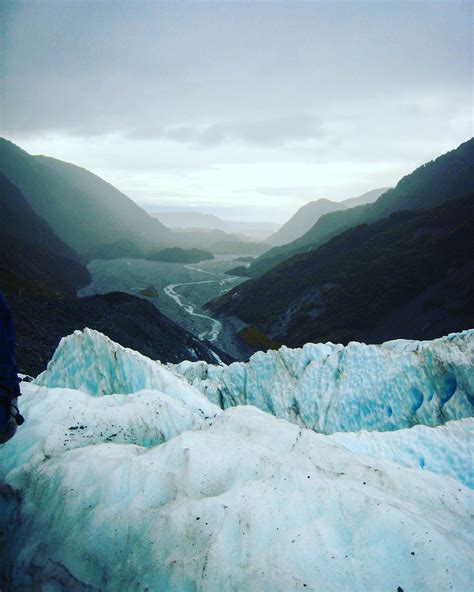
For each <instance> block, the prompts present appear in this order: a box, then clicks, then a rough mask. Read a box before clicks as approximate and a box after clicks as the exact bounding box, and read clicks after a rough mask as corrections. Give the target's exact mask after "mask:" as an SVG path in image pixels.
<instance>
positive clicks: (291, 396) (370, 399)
mask: <svg viewBox="0 0 474 592" xmlns="http://www.w3.org/2000/svg"><path fill="white" fill-rule="evenodd" d="M170 367H171V368H172V369H173V371H174V372H176V373H177V374H179V375H181V376H184V377H185V378H186V379H187V380H188V382H189V383H190V384H192V385H193V386H195V387H196V388H198V389H199V390H200V391H201V392H202V393H204V394H205V395H206V396H207V397H208V398H209V399H210V400H211V401H213V402H214V403H216V404H217V405H219V406H220V407H222V408H223V409H226V408H228V407H231V406H234V405H255V406H256V407H259V408H260V409H262V410H263V411H267V412H269V413H272V414H273V415H276V416H277V417H281V418H283V419H286V420H288V421H292V422H295V423H298V424H299V425H300V426H302V427H305V428H310V429H313V430H315V431H317V432H321V433H325V434H330V433H333V432H339V431H358V430H363V429H365V430H379V431H385V430H395V429H400V428H408V427H411V426H412V425H414V424H417V423H423V424H426V425H430V426H436V425H440V424H443V423H445V422H446V421H448V420H452V419H459V418H463V417H471V416H472V415H473V411H474V396H473V395H474V330H470V331H464V332H462V333H455V334H451V335H449V336H447V337H442V338H440V339H435V340H433V341H408V340H396V341H389V342H387V343H384V344H382V345H365V344H363V343H355V342H353V343H350V344H349V345H347V346H345V347H344V346H342V345H335V344H332V343H326V344H313V343H308V344H306V345H305V346H304V347H302V348H300V349H290V348H287V347H285V346H283V347H281V348H280V349H279V350H277V351H268V352H266V353H263V352H258V353H256V354H254V355H253V356H252V357H251V358H250V360H249V361H248V362H246V363H243V362H236V363H234V364H231V365H230V366H213V365H209V364H207V363H205V362H182V363H181V364H176V365H170Z"/></svg>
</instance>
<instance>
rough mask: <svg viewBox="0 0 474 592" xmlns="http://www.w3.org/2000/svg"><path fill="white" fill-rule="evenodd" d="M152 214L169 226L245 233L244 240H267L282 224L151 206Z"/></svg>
mask: <svg viewBox="0 0 474 592" xmlns="http://www.w3.org/2000/svg"><path fill="white" fill-rule="evenodd" d="M148 211H149V212H150V214H151V215H152V216H155V217H156V218H158V219H159V220H160V221H161V222H162V223H163V224H164V225H165V226H168V227H169V228H179V229H188V230H222V231H224V232H227V233H231V234H240V235H243V236H242V239H243V240H251V241H257V242H261V241H265V240H267V238H268V237H269V236H270V235H271V234H272V232H275V231H276V230H278V228H279V227H280V224H275V223H272V222H246V221H243V220H223V219H222V218H219V217H218V216H215V215H214V214H203V213H202V212H197V211H189V212H157V211H156V210H155V209H154V208H152V207H150V208H149V210H148Z"/></svg>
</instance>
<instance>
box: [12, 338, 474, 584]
mask: <svg viewBox="0 0 474 592" xmlns="http://www.w3.org/2000/svg"><path fill="white" fill-rule="evenodd" d="M458 341H463V342H466V343H468V344H469V343H470V334H467V335H465V334H463V335H460V336H453V337H449V338H446V339H445V340H438V342H435V343H434V344H431V348H430V350H429V351H430V352H431V353H430V355H431V356H432V358H435V357H440V358H441V360H442V361H443V362H442V363H443V364H449V367H450V371H451V372H452V373H454V374H455V376H457V377H459V378H460V377H461V375H462V372H463V371H464V370H463V367H464V364H465V360H464V358H463V355H466V349H465V347H464V348H463V347H462V345H461V344H460V343H457V342H458ZM453 343H454V344H456V343H457V345H456V347H454V346H453ZM415 345H416V344H411V345H410V346H409V345H408V344H399V343H396V344H385V346H383V348H382V349H385V350H387V351H390V352H391V355H392V356H394V355H395V354H396V355H399V356H402V355H403V352H405V357H407V358H409V359H411V357H412V354H413V355H414V354H415V353H416V347H415ZM465 345H466V344H465ZM317 347H318V346H308V349H309V350H310V351H313V350H314V349H315V348H317ZM321 347H326V348H329V349H331V347H333V348H335V347H337V346H321ZM361 347H362V346H360V345H358V348H359V349H360V348H361ZM420 348H421V349H423V348H428V344H422V345H419V349H420ZM288 351H289V352H290V353H291V350H288ZM302 351H304V350H297V351H294V352H293V358H292V360H293V361H292V362H290V358H287V359H286V363H287V364H288V367H289V368H290V367H291V368H292V369H293V372H295V370H296V368H297V367H298V363H297V358H298V356H299V357H301V356H302V355H303V354H302V353H301V352H302ZM462 352H464V354H463V353H462ZM274 353H275V352H274ZM277 353H278V352H277ZM280 353H281V350H280ZM304 355H305V356H306V357H307V356H308V354H307V353H306V354H304ZM344 355H348V354H344ZM425 355H426V356H427V355H428V352H425ZM262 357H263V358H264V359H265V357H264V356H260V358H262ZM313 357H314V351H313ZM368 359H370V358H367V356H363V355H359V356H358V357H357V358H355V359H354V360H353V363H354V367H355V366H356V360H357V364H358V365H359V370H360V372H359V376H360V378H359V382H358V388H359V391H360V392H364V388H363V387H364V384H365V383H367V382H368V381H369V379H370V376H371V373H369V372H367V371H362V370H363V368H364V367H365V366H364V365H365V363H366V362H367V360H368ZM253 360H254V359H253ZM251 363H255V361H253V362H252V361H251ZM300 364H302V361H300ZM229 368H231V367H229ZM229 368H227V369H226V368H224V371H227V372H228V371H229ZM410 368H411V366H410V364H407V365H405V367H404V369H405V370H406V371H408V372H409V374H410V376H412V377H413V378H415V377H416V376H417V374H416V373H414V371H413V370H410ZM385 369H386V368H385ZM260 370H261V373H260V381H261V384H263V381H265V380H273V378H272V375H271V373H270V371H269V370H268V369H267V371H266V373H265V368H264V367H261V368H260ZM348 371H349V369H348ZM394 372H395V369H394ZM418 372H419V368H418ZM395 374H396V372H395ZM285 376H286V375H285V374H284V373H283V374H280V377H281V378H282V379H285ZM294 380H295V382H296V373H295V376H294ZM390 384H392V383H390V382H389V385H388V386H387V391H386V394H387V397H389V398H390V396H391V395H390V391H389V390H388V389H389V387H390ZM397 384H398V383H396V382H395V383H394V384H393V385H392V388H393V389H394V390H395V392H396V393H398V394H396V396H394V397H393V399H394V400H396V399H397V397H399V396H400V397H401V391H400V389H398V390H397V388H396V385H397ZM430 384H431V383H430ZM286 386H287V388H288V386H289V383H288V382H286ZM22 390H23V397H22V411H23V413H24V415H25V417H26V422H25V424H24V425H23V426H21V427H20V428H19V430H18V433H17V435H16V436H15V438H13V439H12V440H10V441H9V442H8V443H7V444H6V445H4V446H2V447H1V448H0V481H1V484H2V487H1V488H0V529H1V531H2V532H3V533H4V535H3V541H2V548H3V549H4V552H2V554H1V555H0V585H1V588H2V589H7V590H12V591H22V592H26V591H30V590H45V591H46V590H48V591H49V590H54V591H55V592H59V591H61V592H66V591H67V592H69V591H71V590H72V591H81V592H82V591H87V592H91V591H94V592H96V591H101V592H102V591H103V592H110V591H112V592H115V591H117V592H119V591H123V590H127V591H128V590H148V591H150V592H151V591H153V592H183V591H184V592H187V591H189V592H190V591H193V592H198V591H199V592H221V591H224V590H225V591H239V592H255V591H257V590H258V591H268V592H275V591H276V592H287V591H290V592H293V591H297V590H298V591H299V590H303V589H304V590H311V591H316V590H318V591H320V590H337V591H347V592H349V591H350V592H359V591H360V592H362V591H367V590H387V591H395V590H397V589H399V588H401V589H403V590H417V591H428V590H430V591H431V590H450V589H452V590H458V591H464V590H468V589H469V587H470V584H471V582H472V578H473V576H474V573H473V570H472V562H471V548H472V544H473V537H472V532H471V531H470V530H469V512H470V510H472V506H473V503H474V494H473V491H472V490H471V489H469V488H468V487H466V486H465V484H466V483H467V484H470V480H469V478H467V475H466V471H468V468H469V466H470V465H469V463H470V451H469V447H468V446H467V443H468V438H469V437H470V435H471V434H472V432H473V427H474V421H473V420H472V419H464V420H460V421H453V422H448V423H447V424H446V425H444V426H440V427H426V426H417V427H414V428H412V429H407V430H398V431H394V432H383V433H375V432H371V433H367V432H361V433H359V434H340V433H339V434H333V435H331V436H327V435H323V434H317V433H315V432H314V431H311V430H307V429H303V428H301V427H300V426H298V425H295V424H292V423H289V422H287V421H284V420H282V419H278V418H275V417H273V416H272V415H270V414H268V413H265V412H263V411H261V410H259V409H256V408H255V407H252V406H240V407H235V408H229V409H226V410H225V411H222V410H221V409H220V408H219V407H218V406H216V405H214V404H213V403H212V402H210V401H208V400H207V399H206V398H205V397H204V395H203V394H202V393H201V392H199V391H198V390H197V389H196V388H195V387H194V386H192V385H190V384H188V383H187V382H186V381H185V380H184V379H183V378H182V377H180V376H177V375H175V374H173V373H172V372H171V371H170V370H169V369H168V368H166V367H164V366H162V365H161V364H160V363H158V362H153V361H152V360H149V359H147V358H145V357H144V356H142V355H140V354H137V353H136V352H133V351H132V350H128V349H126V348H122V347H121V346H119V345H117V344H114V343H113V342H111V341H110V340H109V339H107V338H106V337H105V336H103V335H101V334H99V333H97V332H95V331H89V330H86V331H84V332H82V333H81V332H76V333H75V334H74V335H71V336H69V337H67V338H65V339H63V341H62V342H61V344H60V346H59V348H58V350H57V352H56V354H55V356H54V357H53V359H52V361H51V363H50V364H49V366H48V369H47V371H45V372H44V373H43V374H42V375H41V376H39V377H38V378H37V380H36V382H35V383H32V384H27V383H24V384H23V385H22ZM437 396H439V394H438V393H434V394H433V398H434V397H437ZM456 396H459V397H460V395H456ZM333 397H337V394H336V393H333ZM445 405H447V403H445ZM361 406H364V401H362V403H361ZM456 408H457V407H456ZM339 409H340V410H342V406H340V407H339ZM328 411H329V412H331V409H328ZM430 418H431V415H430V413H426V414H421V415H420V416H419V419H420V421H423V420H424V419H427V420H430ZM421 456H423V457H424V458H425V464H424V465H422V464H421V463H420V462H419V459H420V457H421ZM402 465H403V466H402ZM435 471H436V472H438V473H439V474H435ZM463 483H464V484H463Z"/></svg>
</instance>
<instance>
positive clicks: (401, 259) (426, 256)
mask: <svg viewBox="0 0 474 592" xmlns="http://www.w3.org/2000/svg"><path fill="white" fill-rule="evenodd" d="M473 225H474V195H473V194H471V195H469V196H467V197H465V198H462V199H458V200H454V201H448V202H446V203H445V204H443V205H441V206H439V207H437V208H433V209H431V210H418V211H417V210H415V211H401V212H396V213H393V214H392V215H391V216H390V217H388V218H384V219H382V220H379V221H378V222H375V223H373V224H362V225H359V226H357V227H355V228H352V229H350V230H347V231H345V232H343V233H341V234H339V235H338V236H336V237H334V238H332V239H331V240H330V241H328V242H327V243H325V244H324V245H322V246H321V247H319V248H317V249H314V250H312V251H310V252H308V253H305V254H302V255H297V256H295V257H293V258H291V259H289V260H287V261H284V262H283V263H281V264H280V265H278V266H277V267H275V268H274V269H272V270H270V271H269V272H267V273H266V274H264V275H263V276H261V277H259V278H257V279H254V280H250V281H248V282H246V283H244V284H241V285H240V286H238V287H237V288H235V289H233V290H232V291H230V292H229V293H227V294H226V295H224V296H223V297H221V298H220V299H218V300H215V301H213V302H211V303H210V305H209V306H210V308H211V310H213V311H214V312H216V313H219V314H224V315H229V316H232V317H237V318H238V319H240V320H242V321H244V322H246V323H249V324H252V325H253V326H255V327H256V329H257V330H259V331H261V332H262V333H263V334H264V335H266V336H268V337H270V338H271V339H273V340H275V341H276V342H280V343H285V344H286V345H290V346H295V347H296V346H302V345H303V344H305V343H306V342H309V341H311V342H319V341H325V340H330V341H335V342H342V343H347V342H349V341H352V340H359V341H364V342H370V343H374V342H375V343H377V342H380V341H383V340H386V339H395V338H399V337H404V338H416V339H429V338H433V337H437V336H439V335H441V334H443V333H447V332H450V331H455V330H461V329H464V328H466V327H470V326H473V325H474V264H473V262H472V253H473V252H474V233H473V232H472V228H473Z"/></svg>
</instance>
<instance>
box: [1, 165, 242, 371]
mask: <svg viewBox="0 0 474 592" xmlns="http://www.w3.org/2000/svg"><path fill="white" fill-rule="evenodd" d="M90 281H91V276H90V274H89V271H88V270H87V268H86V267H85V266H84V265H83V263H82V262H81V261H80V259H79V256H78V255H77V253H75V252H74V250H73V249H72V248H71V247H69V246H68V245H66V244H65V243H64V242H63V241H62V240H61V239H60V238H59V237H58V236H57V235H56V234H55V232H54V231H53V229H52V228H51V227H50V226H49V224H48V223H47V222H45V221H44V220H43V219H42V218H41V217H40V216H38V214H37V213H36V212H35V211H34V210H33V208H32V207H31V206H30V204H29V203H28V202H27V201H26V199H25V198H24V196H23V195H22V193H21V191H20V190H19V189H18V188H17V187H16V186H15V185H13V184H12V183H11V182H10V181H9V180H8V179H7V178H6V177H5V176H4V175H2V174H1V173H0V291H2V292H4V293H5V294H6V297H7V300H8V302H9V305H10V308H11V310H12V314H13V317H14V320H15V325H16V329H17V338H18V344H17V362H18V364H19V366H20V369H21V370H22V371H23V372H24V373H27V374H37V373H38V372H41V371H42V370H44V368H45V367H46V364H47V362H48V360H49V359H50V358H51V356H52V354H53V352H54V350H55V348H56V347H57V345H58V343H59V341H60V339H61V338H62V337H63V336H64V335H66V334H68V333H71V332H73V331H75V330H76V329H83V328H84V327H85V326H91V327H95V328H97V329H99V330H101V331H106V332H107V333H108V334H110V335H112V336H113V337H114V339H116V340H117V341H119V342H120V343H122V344H123V345H124V346H127V347H133V348H134V349H137V350H140V351H143V352H144V353H146V354H147V355H149V356H152V357H154V358H161V359H163V360H164V361H168V362H179V361H181V360H185V359H187V360H196V359H202V358H205V359H207V360H208V361H209V362H215V361H216V360H218V359H219V358H220V359H223V360H226V361H230V359H231V358H229V356H227V355H226V354H224V353H222V352H221V351H219V350H217V349H216V348H214V347H213V346H211V345H210V344H207V343H205V342H202V341H200V340H199V339H197V338H196V337H195V336H194V335H192V334H191V333H189V332H187V331H185V330H184V329H182V328H181V327H180V326H179V325H177V324H175V323H174V322H172V321H170V320H169V319H168V318H167V317H165V316H164V315H162V314H161V313H160V312H159V311H158V310H157V309H156V308H155V306H153V304H152V303H150V302H148V301H147V300H145V299H142V298H137V297H135V296H130V295H128V294H122V293H120V292H117V293H111V294H103V295H97V296H90V297H86V298H77V297H76V296H75V294H76V290H77V289H78V288H79V287H82V286H85V285H87V284H88V283H89V282H90ZM216 356H218V357H216Z"/></svg>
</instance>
